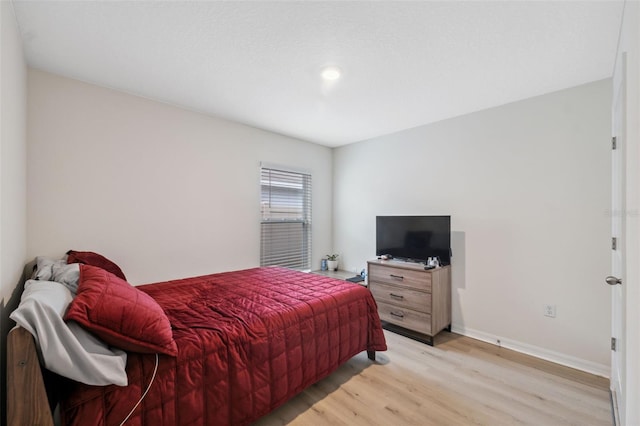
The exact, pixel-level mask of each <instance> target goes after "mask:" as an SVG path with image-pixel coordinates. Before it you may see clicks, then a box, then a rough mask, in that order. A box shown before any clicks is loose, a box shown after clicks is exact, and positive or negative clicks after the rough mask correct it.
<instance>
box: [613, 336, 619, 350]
mask: <svg viewBox="0 0 640 426" xmlns="http://www.w3.org/2000/svg"><path fill="white" fill-rule="evenodd" d="M617 343H618V341H617V340H616V338H615V337H612V338H611V350H612V351H615V350H616V347H617Z"/></svg>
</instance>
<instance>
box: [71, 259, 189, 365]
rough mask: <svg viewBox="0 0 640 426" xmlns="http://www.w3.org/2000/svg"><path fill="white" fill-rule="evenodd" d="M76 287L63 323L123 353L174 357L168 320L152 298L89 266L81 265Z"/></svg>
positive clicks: (108, 273) (107, 273)
mask: <svg viewBox="0 0 640 426" xmlns="http://www.w3.org/2000/svg"><path fill="white" fill-rule="evenodd" d="M78 283H79V284H78V295H77V296H76V297H75V299H73V302H71V305H70V306H69V310H68V311H67V314H66V315H65V317H64V319H65V320H73V321H76V322H78V323H79V324H80V325H81V326H82V327H84V328H86V329H87V330H89V331H90V332H92V333H94V334H95V335H97V336H98V337H100V338H101V339H102V340H104V341H105V342H106V343H108V344H109V345H111V346H115V347H118V348H121V349H124V350H125V351H129V352H142V353H158V352H160V353H163V354H167V355H173V356H175V355H177V353H178V347H177V346H176V342H175V341H174V340H173V332H172V331H171V324H170V323H169V319H168V318H167V316H166V315H165V313H164V311H163V310H162V308H161V307H160V305H158V303H157V302H156V301H155V300H154V299H153V298H152V297H151V296H149V295H148V294H146V293H144V292H142V291H140V290H138V289H137V288H135V287H133V286H132V285H130V284H129V283H128V282H126V281H124V280H121V279H120V278H118V277H116V276H115V275H113V274H111V273H110V272H107V271H105V270H104V269H101V268H97V267H95V266H90V265H80V280H79V281H78Z"/></svg>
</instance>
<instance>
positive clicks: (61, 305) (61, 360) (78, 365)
mask: <svg viewBox="0 0 640 426" xmlns="http://www.w3.org/2000/svg"><path fill="white" fill-rule="evenodd" d="M72 299H73V298H72V295H71V292H70V291H69V289H68V288H67V287H65V286H64V285H63V284H60V283H57V282H53V281H36V280H28V281H27V282H26V283H25V288H24V292H23V293H22V297H21V299H20V305H19V306H18V308H17V309H16V310H15V311H13V312H12V313H11V315H10V318H11V319H13V320H14V321H15V322H16V323H17V324H18V325H20V326H21V327H24V328H25V329H26V330H28V331H29V332H30V333H31V334H32V335H33V337H34V338H35V341H36V346H37V348H38V351H39V353H38V355H39V356H40V359H41V362H42V363H43V364H44V366H45V367H46V368H47V369H49V370H51V371H53V372H55V373H58V374H60V375H61V376H64V377H68V378H70V379H73V380H76V381H78V382H81V383H86V384H88V385H99V386H100V385H110V384H115V385H119V386H126V385H127V374H126V372H125V366H126V364H127V354H126V352H124V351H122V350H120V349H116V348H111V347H109V346H107V345H106V344H105V343H104V342H102V341H101V340H99V339H98V338H96V337H95V336H93V335H92V334H90V333H89V332H87V331H85V330H84V329H83V328H81V327H80V326H79V325H78V324H76V323H75V322H69V323H65V322H64V320H63V317H64V314H65V312H66V310H67V307H68V306H69V303H71V300H72Z"/></svg>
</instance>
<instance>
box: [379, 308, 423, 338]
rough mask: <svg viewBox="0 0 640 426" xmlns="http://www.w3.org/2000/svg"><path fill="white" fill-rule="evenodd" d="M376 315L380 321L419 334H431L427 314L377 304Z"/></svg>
mask: <svg viewBox="0 0 640 426" xmlns="http://www.w3.org/2000/svg"><path fill="white" fill-rule="evenodd" d="M378 315H380V319H381V320H382V321H387V322H390V323H391V324H396V325H399V326H401V327H405V328H408V329H411V330H415V331H417V332H419V333H424V334H431V315H429V314H425V313H423V312H416V311H414V310H412V309H406V308H399V307H397V306H395V305H390V304H388V303H382V302H378Z"/></svg>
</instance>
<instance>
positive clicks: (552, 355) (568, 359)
mask: <svg viewBox="0 0 640 426" xmlns="http://www.w3.org/2000/svg"><path fill="white" fill-rule="evenodd" d="M451 331H452V332H454V333H458V334H462V335H463V336H467V337H471V338H473V339H477V340H482V341H483V342H487V343H491V344H494V345H496V346H497V345H498V344H497V342H498V340H500V346H501V347H503V348H507V349H512V350H514V351H517V352H522V353H523V354H527V355H531V356H534V357H536V358H541V359H544V360H547V361H551V362H555V363H556V364H561V365H564V366H567V367H571V368H575V369H576V370H581V371H585V372H587V373H591V374H595V375H596V376H601V377H606V378H609V376H610V372H611V371H610V370H611V369H610V368H609V366H608V365H604V364H598V363H595V362H592V361H587V360H584V359H581V358H576V357H573V356H571V355H566V354H562V353H560V352H555V351H550V350H548V349H544V348H540V347H538V346H533V345H529V344H527V343H522V342H518V341H515V340H510V339H507V338H505V337H502V336H496V335H494V334H489V333H485V332H483V331H478V330H473V329H470V328H466V327H460V326H457V325H455V324H452V325H451Z"/></svg>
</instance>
